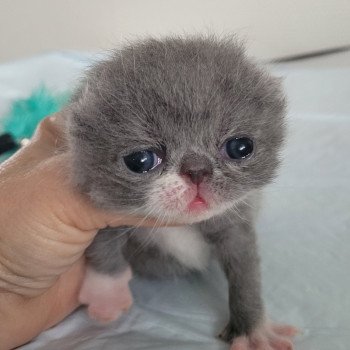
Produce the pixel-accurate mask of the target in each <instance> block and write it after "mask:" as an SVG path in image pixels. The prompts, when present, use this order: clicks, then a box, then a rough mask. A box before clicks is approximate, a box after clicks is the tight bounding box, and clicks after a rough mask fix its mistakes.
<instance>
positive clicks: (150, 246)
mask: <svg viewBox="0 0 350 350" xmlns="http://www.w3.org/2000/svg"><path fill="white" fill-rule="evenodd" d="M68 115H69V117H68V126H67V127H68V133H69V141H70V151H71V153H72V161H73V164H72V166H73V175H74V181H75V183H76V184H77V185H78V186H79V188H80V190H81V191H83V192H84V193H86V194H88V195H89V197H90V198H91V200H92V201H93V202H94V204H95V205H96V206H98V207H100V208H105V209H112V210H113V209H114V210H118V211H122V212H126V213H135V214H138V215H144V216H151V217H154V218H157V219H159V220H161V221H174V222H178V223H182V224H183V226H181V227H168V228H158V229H146V228H132V229H131V228H129V227H119V228H106V229H103V230H100V231H99V233H98V235H97V236H96V238H95V240H94V241H93V243H92V244H91V246H90V247H89V248H88V249H87V252H86V257H87V260H88V262H89V266H90V267H89V269H88V272H87V276H86V280H85V283H84V285H83V288H82V291H81V294H80V300H81V301H82V302H83V303H86V304H88V307H89V309H88V310H89V313H90V315H91V316H92V317H95V318H98V319H100V320H110V319H114V318H116V317H118V316H119V313H120V312H121V311H122V310H123V309H127V308H128V306H130V303H131V296H130V292H129V290H128V287H127V282H128V280H129V279H130V276H131V275H130V272H129V270H128V266H131V269H132V271H133V272H134V273H136V274H140V275H143V276H148V277H151V278H159V277H169V276H170V277H171V276H176V275H181V274H184V273H189V272H191V271H196V270H203V269H205V267H206V266H207V263H208V260H209V258H210V255H211V254H213V255H215V256H216V258H217V259H218V260H219V262H220V263H221V265H222V268H223V270H224V272H225V274H226V276H227V279H228V283H229V310H230V319H229V323H228V325H227V327H226V328H225V330H224V331H223V332H222V333H221V337H222V338H223V339H224V340H226V341H229V342H232V345H231V349H232V350H238V349H243V350H244V349H270V348H271V349H291V348H292V345H291V342H290V339H289V338H291V337H292V335H293V334H294V329H293V328H292V327H289V326H285V327H283V326H273V325H271V324H268V323H267V321H266V320H265V315H264V307H263V302H262V300H261V291H260V289H261V286H260V273H259V258H258V254H257V247H256V237H255V231H254V226H253V222H254V215H255V213H254V209H253V208H254V207H256V206H257V202H258V198H259V191H260V190H261V188H262V187H264V186H265V185H266V184H268V183H269V182H270V181H271V180H272V179H273V178H274V176H275V174H276V169H277V166H278V163H279V157H278V154H279V150H280V148H281V145H282V142H283V138H284V115H285V98H284V95H283V92H282V89H281V86H280V82H279V80H277V79H275V78H273V77H271V76H270V75H269V74H268V73H267V72H266V71H265V70H264V69H262V68H260V67H258V66H257V65H256V64H255V63H254V62H251V61H250V60H249V59H248V58H247V57H246V56H245V53H244V49H243V48H242V45H241V44H239V43H237V42H236V41H235V40H233V39H217V38H215V37H192V38H175V37H174V38H166V39H162V40H156V39H149V40H145V41H140V42H136V43H134V44H130V45H128V46H126V47H125V48H123V49H122V50H120V51H117V52H116V53H115V54H113V55H112V56H111V57H110V58H108V59H106V60H105V61H102V62H100V63H98V64H97V65H96V66H95V67H93V68H92V69H91V70H90V71H89V72H88V73H87V76H86V79H85V80H84V82H83V84H82V86H81V88H80V89H79V91H78V92H77V93H76V95H75V97H74V99H73V101H72V103H71V105H70V106H69V108H68ZM269 346H270V347H269Z"/></svg>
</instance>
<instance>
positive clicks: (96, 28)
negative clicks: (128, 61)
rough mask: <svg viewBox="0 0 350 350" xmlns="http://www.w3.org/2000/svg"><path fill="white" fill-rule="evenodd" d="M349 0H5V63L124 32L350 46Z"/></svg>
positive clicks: (293, 46)
mask: <svg viewBox="0 0 350 350" xmlns="http://www.w3.org/2000/svg"><path fill="white" fill-rule="evenodd" d="M349 17H350V2H349V1H348V0H322V1H319V0H307V1H305V0H283V1H281V0H220V1H216V0H166V1H164V0H147V1H145V0H131V1H126V0H103V1H100V0H74V1H72V0H50V1H47V0H31V1H23V0H1V2H0V48H1V50H0V61H3V62H5V61H7V60H11V59H13V58H17V57H23V56H28V55H32V54H36V53H39V52H45V51H48V50H64V49H74V50H77V49H78V50H97V49H101V48H103V49H105V48H111V47H114V46H115V45H116V44H118V43H119V42H120V41H122V40H124V39H125V38H130V37H131V38H133V37H135V36H140V35H141V36H143V35H148V34H151V35H156V36H158V35H165V34H169V33H184V32H186V33H192V32H198V31H200V32H203V31H210V32H216V33H227V32H234V33H238V34H240V36H243V37H245V38H247V40H248V42H249V47H250V49H251V52H252V53H253V54H254V55H255V56H258V57H260V58H272V57H281V56H288V55H293V54H297V53H301V52H306V51H307V52H308V51H313V50H317V49H324V48H329V47H336V46H341V45H349V44H350V21H349Z"/></svg>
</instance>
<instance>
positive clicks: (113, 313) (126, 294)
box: [79, 228, 132, 322]
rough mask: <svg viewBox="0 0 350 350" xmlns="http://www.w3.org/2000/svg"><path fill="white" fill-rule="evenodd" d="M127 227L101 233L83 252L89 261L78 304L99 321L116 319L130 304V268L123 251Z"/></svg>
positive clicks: (105, 230) (108, 229) (101, 231)
mask: <svg viewBox="0 0 350 350" xmlns="http://www.w3.org/2000/svg"><path fill="white" fill-rule="evenodd" d="M127 230H129V228H107V229H103V230H100V231H99V232H98V234H97V236H96V237H95V239H94V241H93V242H92V244H91V245H90V246H89V247H88V249H87V251H86V259H87V262H88V266H87V270H86V273H85V278H84V281H83V284H82V287H81V289H80V293H79V301H80V303H82V304H84V305H87V309H88V314H89V316H90V317H91V318H93V319H96V320H98V321H100V322H110V321H113V320H115V319H117V318H118V317H119V316H120V315H121V314H122V313H123V312H125V311H127V310H128V309H129V308H130V306H131V305H132V295H131V292H130V289H129V281H130V279H131V277H132V274H131V269H130V267H129V265H128V263H127V262H126V261H125V259H124V257H123V253H122V248H123V246H124V244H125V242H126V239H127V234H126V231H127Z"/></svg>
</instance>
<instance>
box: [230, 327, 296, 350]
mask: <svg viewBox="0 0 350 350" xmlns="http://www.w3.org/2000/svg"><path fill="white" fill-rule="evenodd" d="M297 333H298V330H297V329H296V328H294V327H292V326H284V325H268V324H264V325H263V326H262V327H259V328H258V329H256V330H255V331H254V332H253V333H252V334H251V335H250V336H240V337H237V338H235V339H234V340H233V343H232V345H231V348H230V350H293V343H292V338H293V337H294V336H295V335H296V334H297Z"/></svg>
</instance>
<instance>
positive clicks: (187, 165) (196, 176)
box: [180, 155, 213, 185]
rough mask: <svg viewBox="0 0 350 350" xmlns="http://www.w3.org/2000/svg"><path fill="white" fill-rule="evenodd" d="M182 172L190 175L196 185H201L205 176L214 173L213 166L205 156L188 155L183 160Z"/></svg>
mask: <svg viewBox="0 0 350 350" xmlns="http://www.w3.org/2000/svg"><path fill="white" fill-rule="evenodd" d="M180 174H181V175H186V176H188V177H189V178H190V180H191V181H192V182H193V183H194V184H195V185H199V184H200V183H201V182H203V180H204V178H205V177H209V176H211V175H212V174H213V167H212V165H211V163H210V161H209V159H208V158H206V157H204V156H198V155H188V156H185V157H184V158H183V160H182V164H181V168H180Z"/></svg>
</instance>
